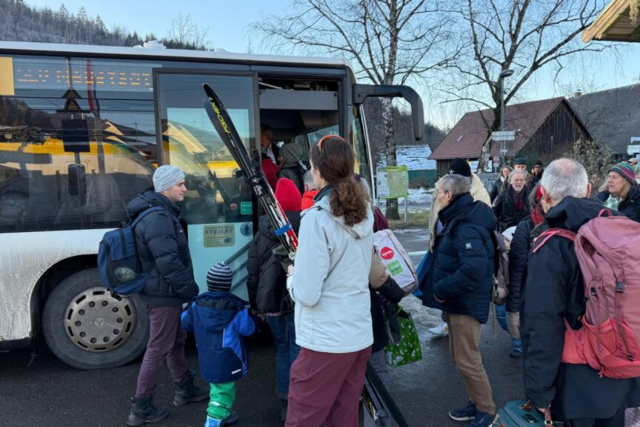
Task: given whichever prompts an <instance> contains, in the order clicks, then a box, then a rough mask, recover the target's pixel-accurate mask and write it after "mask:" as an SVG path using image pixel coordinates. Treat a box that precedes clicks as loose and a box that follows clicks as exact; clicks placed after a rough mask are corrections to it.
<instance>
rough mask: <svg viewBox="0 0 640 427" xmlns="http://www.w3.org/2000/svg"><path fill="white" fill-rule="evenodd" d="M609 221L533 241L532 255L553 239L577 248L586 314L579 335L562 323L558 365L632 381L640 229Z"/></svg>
mask: <svg viewBox="0 0 640 427" xmlns="http://www.w3.org/2000/svg"><path fill="white" fill-rule="evenodd" d="M604 213H608V214H609V215H610V216H609V217H604V216H603V214H604ZM611 215H612V214H611V211H609V210H603V211H602V212H600V214H599V215H598V217H597V218H595V219H592V220H591V221H589V222H587V223H586V224H584V225H583V226H582V227H581V228H580V229H579V230H578V233H577V234H576V233H573V232H572V231H570V230H564V229H549V230H547V231H545V232H544V233H542V234H541V235H540V236H539V237H538V238H537V239H536V241H535V242H534V248H533V253H534V254H535V253H536V252H538V251H539V250H540V248H541V247H542V246H543V245H544V244H545V242H547V241H548V240H549V239H550V238H552V237H554V236H559V237H563V238H565V239H569V240H571V241H573V242H574V243H575V253H576V256H577V258H578V263H579V265H580V271H581V272H582V277H583V280H584V292H585V295H584V298H585V301H586V302H585V313H584V315H583V317H582V318H581V319H580V320H581V321H582V329H579V330H573V329H572V328H571V326H570V325H569V323H568V322H567V320H566V319H565V321H564V323H565V327H566V332H565V344H564V349H563V353H562V362H563V363H568V364H588V365H589V366H591V367H592V368H593V369H595V370H597V371H599V373H600V376H601V377H602V376H606V377H608V378H613V379H624V378H636V377H640V251H638V248H640V224H638V223H636V222H634V221H632V220H630V219H629V218H627V217H623V216H615V217H614V216H611Z"/></svg>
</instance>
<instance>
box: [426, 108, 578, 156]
mask: <svg viewBox="0 0 640 427" xmlns="http://www.w3.org/2000/svg"><path fill="white" fill-rule="evenodd" d="M563 102H566V101H565V99H564V98H561V97H560V98H551V99H545V100H542V101H532V102H525V103H522V104H514V105H508V106H507V108H506V109H505V130H515V131H517V132H516V139H515V141H513V142H508V143H507V155H508V156H514V155H516V154H517V153H518V152H519V151H520V150H521V149H522V147H524V146H525V144H526V143H527V142H528V141H529V139H530V138H531V137H532V136H533V135H534V134H535V133H536V131H537V130H538V128H540V126H542V124H543V123H544V122H545V120H546V119H547V117H549V115H551V113H552V112H553V111H555V110H556V108H558V106H559V105H560V104H561V103H563ZM567 105H568V104H567ZM569 108H571V107H570V106H569ZM492 122H493V110H489V109H486V110H480V111H473V112H469V113H467V114H465V115H464V116H463V117H462V119H460V121H459V122H458V123H457V124H456V125H455V126H454V128H453V129H451V131H450V132H449V133H448V134H447V136H445V137H444V139H443V140H442V142H441V143H440V145H439V146H438V148H436V150H435V151H434V152H433V153H432V154H431V156H430V159H433V160H446V159H455V158H457V157H459V158H463V159H477V158H479V157H480V154H481V153H482V146H483V145H484V143H485V141H486V140H487V129H489V127H490V126H491V123H492ZM492 145H493V146H492V147H491V155H492V156H496V155H498V154H499V152H500V144H497V143H494V144H492Z"/></svg>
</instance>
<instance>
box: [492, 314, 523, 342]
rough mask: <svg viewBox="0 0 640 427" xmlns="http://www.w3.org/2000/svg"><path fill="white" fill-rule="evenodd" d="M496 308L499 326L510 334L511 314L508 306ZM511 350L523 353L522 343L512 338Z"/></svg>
mask: <svg viewBox="0 0 640 427" xmlns="http://www.w3.org/2000/svg"><path fill="white" fill-rule="evenodd" d="M495 308H496V318H497V319H498V324H500V327H501V328H502V329H504V330H505V331H507V332H509V313H508V312H507V306H506V304H502V305H497V304H496V305H495ZM511 348H512V349H513V351H515V352H516V353H522V341H520V340H517V339H515V338H511Z"/></svg>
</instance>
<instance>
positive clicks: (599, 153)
mask: <svg viewBox="0 0 640 427" xmlns="http://www.w3.org/2000/svg"><path fill="white" fill-rule="evenodd" d="M563 157H569V158H572V159H574V160H576V161H578V162H580V163H581V164H582V165H583V166H584V167H585V169H586V170H587V174H589V181H590V182H591V185H592V186H593V190H592V195H595V194H596V193H597V192H598V187H600V185H601V184H602V183H603V182H604V180H605V179H606V175H607V171H608V170H609V168H610V167H611V165H612V164H613V162H614V160H613V151H611V149H610V148H609V147H607V146H606V145H603V144H598V143H597V142H596V141H592V140H588V139H583V138H580V139H579V140H577V141H576V142H575V143H574V145H573V147H572V148H571V150H570V151H569V152H567V153H565V154H564V155H563Z"/></svg>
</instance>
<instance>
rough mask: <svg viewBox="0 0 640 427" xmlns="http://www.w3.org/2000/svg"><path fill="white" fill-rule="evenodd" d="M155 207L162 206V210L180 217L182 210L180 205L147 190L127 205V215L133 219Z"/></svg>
mask: <svg viewBox="0 0 640 427" xmlns="http://www.w3.org/2000/svg"><path fill="white" fill-rule="evenodd" d="M153 206H160V207H161V208H164V209H166V210H168V211H169V212H173V213H174V214H176V215H177V216H180V209H179V208H178V205H176V204H175V203H173V202H172V201H171V200H169V199H167V198H166V197H165V196H163V195H162V194H160V193H156V192H155V191H153V190H147V191H145V192H144V193H142V194H139V195H137V196H136V197H134V198H133V199H132V200H131V201H130V202H129V204H127V213H128V215H129V218H131V219H133V218H135V217H136V216H138V214H140V212H142V211H143V210H145V209H148V208H150V207H153Z"/></svg>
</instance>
